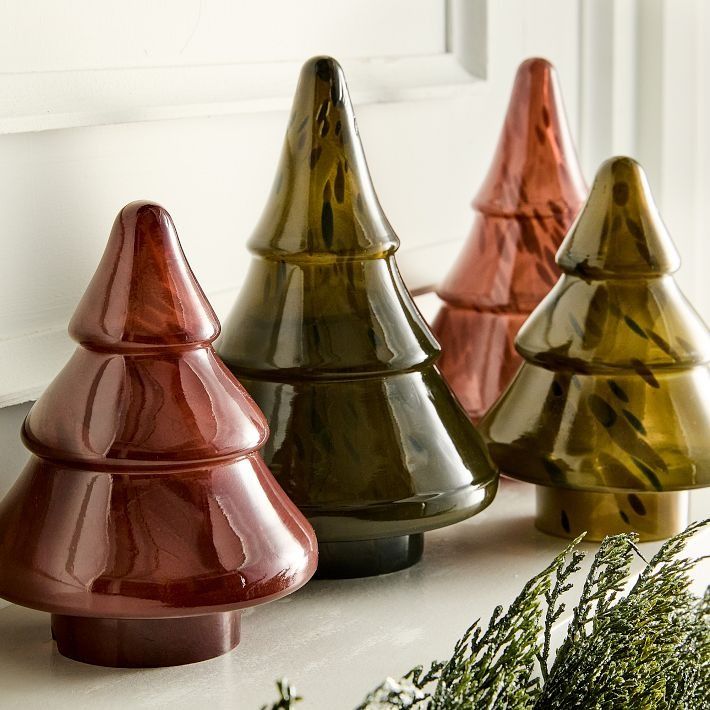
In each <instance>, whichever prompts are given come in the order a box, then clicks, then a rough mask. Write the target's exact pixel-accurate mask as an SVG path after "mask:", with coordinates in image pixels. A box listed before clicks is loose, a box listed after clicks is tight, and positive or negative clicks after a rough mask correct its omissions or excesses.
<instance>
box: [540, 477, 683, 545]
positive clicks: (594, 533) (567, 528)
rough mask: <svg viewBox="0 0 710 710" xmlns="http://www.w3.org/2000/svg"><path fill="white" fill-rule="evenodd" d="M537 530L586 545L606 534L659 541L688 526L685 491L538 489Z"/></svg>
mask: <svg viewBox="0 0 710 710" xmlns="http://www.w3.org/2000/svg"><path fill="white" fill-rule="evenodd" d="M536 492H537V495H536V501H537V505H536V508H537V510H536V516H535V527H537V528H538V530H542V532H545V533H549V534H550V535H557V536H558V537H566V538H575V537H577V536H578V535H581V534H582V533H583V532H585V531H586V533H587V534H586V536H585V540H587V541H590V542H591V541H595V542H596V541H599V540H603V539H604V537H605V536H606V535H618V534H619V533H628V532H635V533H638V536H639V540H641V541H642V542H643V541H650V540H663V539H666V538H669V537H672V536H673V535H676V534H677V533H679V532H681V531H682V530H684V529H685V528H686V527H687V526H688V523H689V522H690V494H689V492H688V491H667V492H664V493H655V492H643V493H642V492H633V491H616V492H614V493H598V492H595V491H580V490H572V489H569V488H550V487H547V486H536Z"/></svg>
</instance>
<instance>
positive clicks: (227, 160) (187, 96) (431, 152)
mask: <svg viewBox="0 0 710 710" xmlns="http://www.w3.org/2000/svg"><path fill="white" fill-rule="evenodd" d="M671 5H672V7H671ZM676 5H677V6H678V8H679V9H678V10H674V9H673V8H674V7H676ZM694 13H700V14H702V16H703V17H704V20H703V22H704V24H700V23H699V24H698V25H697V26H696V25H695V24H694V21H693V20H694V17H695V14H694ZM707 15H708V10H707V8H706V7H705V6H704V3H703V0H677V1H676V0H674V2H673V3H671V1H670V0H648V1H647V2H646V0H643V2H642V1H641V0H448V2H447V1H446V0H333V1H332V2H328V3H323V2H316V1H315V0H299V1H298V2H293V1H291V0H262V1H261V2H259V3H254V2H246V1H242V2H230V1H229V0H175V1H174V2H171V3H146V2H143V1H139V0H128V1H127V2H123V3H120V4H113V3H96V2H92V1H91V0H73V1H71V2H64V3H60V4H57V3H51V2H49V1H48V0H47V1H46V2H36V3H26V2H22V1H21V0H6V1H5V2H4V3H2V4H0V72H2V73H0V407H1V406H3V405H8V406H6V407H5V408H4V409H0V443H1V444H2V446H3V461H4V465H3V466H2V467H1V468H0V493H2V491H3V490H4V489H5V488H6V487H7V485H8V484H9V482H10V481H12V480H13V479H14V477H15V476H16V475H17V472H18V471H19V465H20V462H21V460H22V459H23V458H24V456H25V454H24V452H23V450H22V447H21V445H20V443H19V439H18V432H19V426H20V422H21V419H22V417H23V416H24V414H25V413H26V411H27V406H26V405H24V404H21V405H20V406H10V405H13V404H17V403H21V402H25V401H27V400H30V399H32V398H34V397H36V396H37V394H38V393H39V392H40V391H41V390H42V388H43V387H44V386H45V385H46V384H47V382H49V381H50V380H51V379H52V377H53V376H54V374H56V372H57V370H58V369H59V367H61V365H62V364H63V362H64V361H65V360H66V358H67V357H68V354H69V353H70V352H71V350H72V348H73V344H72V343H71V341H69V339H68V337H67V335H66V324H67V321H68V318H69V316H70V315H71V312H72V311H73V309H74V307H75V305H76V302H77V300H78V299H79V297H80V296H81V294H82V292H83V290H84V288H85V286H86V284H87V283H88V280H89V278H90V277H91V274H92V272H93V269H94V268H95V266H96V264H97V262H98V259H99V257H100V254H101V252H102V250H103V247H104V243H105V239H106V237H107V235H108V232H109V229H110V227H111V223H112V221H113V218H114V216H115V214H116V212H117V211H118V210H119V209H120V207H121V206H122V205H123V204H124V203H126V202H129V201H131V200H134V199H139V198H147V199H152V200H156V201H158V202H161V203H162V204H164V205H165V207H167V208H168V210H169V211H170V212H171V214H172V216H173V218H174V220H175V223H176V225H177V228H178V232H179V234H180V237H181V240H182V243H183V246H184V249H185V252H186V254H187V256H188V259H189V260H190V263H191V265H192V267H193V269H194V271H195V273H196V275H197V277H198V279H199V280H200V282H201V283H202V285H203V287H204V288H205V290H206V292H207V293H208V296H209V297H210V299H211V300H212V301H213V303H214V305H215V307H216V310H217V311H218V315H220V316H221V317H223V316H224V315H225V313H226V310H227V309H228V307H229V305H230V304H231V302H232V300H233V298H234V296H235V293H236V291H237V290H238V288H239V286H240V283H241V280H242V278H243V275H244V273H245V269H246V264H247V261H248V259H249V255H248V254H247V252H246V250H245V248H244V243H245V241H246V239H247V237H248V235H249V233H250V231H251V228H252V226H253V224H254V223H255V221H256V219H257V217H258V215H259V212H260V210H261V207H262V205H263V203H264V201H265V199H266V196H267V194H268V192H269V189H270V185H271V180H272V177H273V172H274V170H275V165H276V160H277V156H278V154H279V151H280V148H281V142H282V139H283V132H284V128H285V123H286V116H287V111H288V107H289V104H290V96H291V93H292V91H293V89H294V88H295V83H296V79H297V75H298V70H299V65H300V63H301V61H302V60H304V59H306V58H307V57H309V56H311V55H313V54H318V53H331V54H333V55H334V56H336V57H337V58H339V59H341V61H342V64H343V66H344V69H345V72H346V74H347V76H348V78H349V83H350V88H351V90H352V94H353V99H354V103H355V107H356V111H357V115H358V121H359V126H360V130H361V135H362V139H363V143H364V146H365V151H366V154H367V156H368V160H369V163H370V168H371V171H372V175H373V179H374V182H375V187H376V189H377V191H378V193H379V196H380V199H381V202H382V204H383V207H384V209H385V211H386V212H387V214H388V216H389V217H390V220H391V222H392V224H393V225H394V227H395V229H396V230H397V232H398V233H399V236H400V238H401V241H402V248H401V250H400V253H399V259H398V260H399V263H400V266H401V268H402V271H403V274H404V277H405V279H406V281H407V283H408V284H409V285H410V287H411V288H415V289H422V288H424V287H427V286H430V285H432V284H434V283H435V282H436V281H438V280H439V278H440V277H441V276H442V274H443V273H444V271H445V270H446V268H447V267H448V265H449V263H450V261H451V259H452V258H453V257H454V256H455V254H456V253H457V251H458V248H459V246H460V244H461V241H462V239H463V238H464V236H465V235H466V233H467V230H468V228H469V225H470V221H471V216H472V213H471V209H470V200H471V198H472V196H473V194H474V193H475V191H476V189H477V187H478V185H479V183H480V181H481V179H482V177H483V174H484V171H485V169H486V167H487V165H488V162H489V160H490V158H491V155H492V152H493V149H494V146H495V142H496V138H497V134H498V130H499V127H500V122H501V119H502V116H503V112H504V110H505V106H506V103H507V99H508V92H509V89H510V85H511V82H512V78H513V74H514V72H515V68H516V66H517V64H518V62H519V61H520V60H522V59H523V58H525V57H526V56H531V55H542V56H546V57H548V58H549V59H551V60H552V61H553V62H555V63H556V64H557V66H558V70H559V73H560V77H561V82H562V87H563V91H564V93H565V99H566V104H567V109H568V113H569V116H570V119H571V123H572V128H573V132H575V133H576V137H577V138H578V140H579V144H580V148H581V155H582V159H583V163H584V167H585V170H586V173H587V175H588V177H591V175H592V174H593V172H594V169H595V167H596V163H597V162H598V161H599V160H600V159H601V158H603V157H606V155H608V154H609V153H611V152H619V151H625V152H630V153H632V154H634V152H638V153H639V154H642V156H641V157H642V158H643V157H644V155H647V156H648V159H649V160H650V162H651V168H652V178H653V177H654V176H655V178H657V181H658V182H659V183H660V184H659V185H654V187H657V192H658V193H659V197H660V198H661V200H662V204H663V207H664V208H665V210H666V212H667V217H668V222H669V226H670V227H671V229H672V231H673V232H674V235H675V237H676V240H677V241H678V243H679V245H680V246H681V247H682V249H683V252H684V257H685V262H686V267H685V269H684V271H683V273H682V275H681V281H682V283H683V285H684V287H685V289H686V292H687V293H688V295H689V296H691V297H692V298H693V300H694V301H695V302H696V305H698V306H699V308H700V310H701V311H703V312H704V314H705V316H706V317H707V316H708V314H709V313H710V298H708V296H707V289H706V288H705V284H704V275H703V273H702V272H703V270H704V269H703V268H702V267H703V265H702V263H699V259H696V258H695V255H701V254H705V255H707V251H704V252H703V251H702V249H704V247H702V245H701V242H702V241H703V240H702V239H701V233H702V227H701V223H700V222H699V221H698V219H697V215H699V214H700V213H701V211H702V210H701V209H700V208H701V207H704V202H703V195H702V192H701V191H700V188H698V187H697V186H698V185H700V184H702V185H703V186H705V187H707V186H708V185H710V175H709V174H708V170H709V169H708V167H707V166H708V165H709V164H710V160H708V158H710V148H709V147H708V146H710V143H709V142H708V141H707V140H703V139H702V131H700V130H699V128H700V124H699V123H698V121H699V120H700V117H701V115H702V116H704V117H705V118H706V119H707V118H708V117H710V116H709V113H708V105H710V104H708V103H703V101H705V102H708V101H709V99H708V97H709V96H710V87H708V86H707V82H708V76H707V71H708V70H707V69H705V67H707V66H708V65H709V62H708V54H707V52H708V50H707V48H706V47H705V44H706V43H704V42H702V41H701V37H702V34H701V29H700V28H701V27H705V28H706V29H707V28H708V22H709V21H708V17H707ZM670 20H673V21H672V22H671V21H670ZM642 28H644V31H646V32H647V34H646V35H643V37H641V36H640V35H639V32H640V30H641V29H642ZM688 28H689V29H690V30H692V33H693V34H692V36H693V38H694V39H693V41H692V42H689V43H688V44H687V45H685V44H684V42H683V41H679V40H683V38H684V36H685V34H686V33H687V31H688ZM657 40H658V41H662V43H663V47H664V53H663V54H662V57H661V59H659V58H658V57H655V56H651V55H652V50H651V49H649V48H652V47H653V46H654V44H653V42H655V41H657ZM688 52H693V53H694V54H692V57H691V56H690V55H688ZM674 53H675V55H674ZM647 54H648V55H649V56H648V57H647V59H648V62H646V61H645V60H644V57H646V55H647ZM676 55H677V56H679V57H680V59H676V61H679V62H680V65H681V66H682V67H686V68H687V66H688V64H689V63H690V65H692V66H696V65H695V64H693V62H696V63H697V62H700V61H701V57H702V58H704V60H703V61H704V64H698V65H697V66H702V67H703V68H702V69H698V70H697V71H696V72H695V73H694V74H692V78H688V77H686V78H685V79H684V81H685V84H684V86H686V87H687V88H688V90H690V86H691V84H693V82H695V84H693V85H694V86H695V85H700V84H701V83H702V82H703V81H704V82H705V84H703V86H704V87H705V89H704V92H698V93H697V96H698V97H700V98H697V99H696V102H695V103H694V104H693V107H692V111H694V112H695V113H692V112H691V113H690V114H688V115H685V116H684V124H683V125H684V131H686V130H687V125H686V124H688V123H689V122H690V123H692V125H693V126H695V129H694V130H695V134H694V135H697V137H698V141H699V151H698V152H693V153H692V154H690V155H688V154H687V150H686V151H685V152H683V153H682V155H683V160H684V161H685V163H683V164H690V163H692V164H693V166H694V167H693V169H694V171H695V172H694V173H693V175H692V177H691V176H686V177H687V180H686V181H685V182H683V183H682V184H683V186H684V187H683V190H680V189H675V187H674V186H676V185H677V183H675V182H672V181H670V182H669V181H668V180H665V179H661V178H660V177H659V176H660V175H661V172H659V169H660V167H662V168H663V169H665V167H666V166H668V168H669V170H671V169H672V170H676V171H680V170H682V166H681V163H680V162H679V160H677V159H675V158H674V156H676V158H677V155H678V153H677V152H676V153H673V151H672V149H670V148H669V149H668V150H669V151H670V152H668V151H666V152H665V153H663V154H662V157H663V156H665V157H663V160H660V161H659V159H658V153H657V152H654V146H655V144H654V142H653V136H654V135H656V136H660V137H663V138H664V140H667V141H671V140H672V139H673V138H678V139H682V137H683V136H682V135H679V136H676V135H675V134H674V131H673V124H672V121H671V119H672V111H673V108H674V105H675V104H676V103H678V102H680V103H681V104H682V103H683V101H684V100H685V101H686V103H687V102H689V101H690V99H689V96H688V95H681V96H676V94H678V93H680V94H683V92H681V91H680V90H678V89H677V88H676V90H675V93H674V94H673V96H674V98H673V102H674V103H669V102H668V101H665V102H664V101H662V99H664V97H665V96H666V94H665V93H663V92H664V88H665V87H670V86H671V85H672V83H673V76H671V75H669V74H668V71H670V69H669V67H671V66H672V62H671V60H672V57H673V56H676ZM642 60H644V61H642ZM669 62H671V64H670V65H669ZM684 71H685V70H684ZM649 72H651V74H650V75H649ZM658 72H661V73H660V75H658ZM664 72H665V73H664ZM686 73H687V71H686ZM657 75H658V76H657ZM641 76H644V77H648V76H650V78H649V79H648V81H646V83H644V82H643V81H641V80H640V79H639V77H641ZM654 82H655V83H654ZM659 82H660V83H659ZM659 87H660V88H659ZM659 97H660V98H659ZM703 97H704V98H703ZM659 102H660V103H659ZM656 104H658V105H659V106H661V104H662V109H663V111H662V112H661V113H659V114H658V116H656V115H655V114H652V113H651V108H649V107H653V106H654V105H656ZM683 105H685V104H683ZM641 109H643V110H641ZM659 116H660V118H659ZM639 121H642V122H643V130H641V129H640V128H639V125H640V124H639ZM693 121H694V122H695V123H693ZM705 125H710V124H709V123H708V121H707V120H706V121H705ZM659 140H660V138H659ZM702 151H704V153H702V155H703V156H704V157H703V158H701V152H702ZM654 171H655V172H654ZM688 186H691V187H695V192H694V193H693V202H692V205H693V210H695V212H694V213H693V214H694V216H693V217H688V214H687V213H686V212H684V211H683V206H682V203H683V199H684V195H685V196H687V194H688V193H687V189H688ZM666 203H668V204H666ZM676 228H677V230H678V231H679V232H682V234H678V233H677V232H676Z"/></svg>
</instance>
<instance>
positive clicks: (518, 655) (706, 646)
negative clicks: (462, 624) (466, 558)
mask: <svg viewBox="0 0 710 710" xmlns="http://www.w3.org/2000/svg"><path fill="white" fill-rule="evenodd" d="M709 523H710V520H706V521H704V522H699V523H694V524H693V525H691V526H690V527H689V528H688V529H687V530H685V531H684V532H682V533H681V534H679V535H677V536H676V537H674V538H672V539H671V540H669V541H668V542H666V543H665V544H664V545H663V547H662V548H661V549H660V550H659V552H658V553H657V554H656V555H655V556H654V557H653V559H652V560H651V561H650V562H647V563H646V565H645V568H644V569H643V571H642V572H641V574H640V575H639V576H638V578H637V579H636V582H635V583H634V584H633V585H632V586H631V588H630V589H629V590H628V591H627V592H626V593H625V590H626V589H628V586H629V579H630V575H631V564H632V562H633V561H634V558H635V557H637V556H638V557H640V558H641V559H643V557H642V556H641V553H640V552H639V551H638V549H637V547H636V537H635V536H634V535H615V536H613V537H608V538H606V539H605V540H604V541H603V542H602V544H601V545H600V547H599V550H598V551H597V553H596V555H595V556H594V560H593V562H592V565H591V568H590V570H589V572H588V574H587V577H586V579H585V581H584V584H583V587H582V593H581V596H580V599H579V602H578V603H577V605H576V607H575V608H574V611H573V614H572V619H571V621H570V623H569V626H568V628H567V634H566V637H565V639H564V641H563V642H562V644H561V645H560V647H559V649H558V650H557V652H556V653H555V654H554V658H551V656H552V651H551V644H552V631H553V628H554V626H555V624H556V623H557V622H558V621H559V619H560V617H561V615H562V613H563V612H564V609H565V604H564V601H563V598H564V597H565V595H567V594H568V593H569V592H570V591H571V590H572V589H573V586H574V585H573V583H572V577H573V575H574V574H575V573H576V572H577V571H578V570H579V568H580V564H581V561H582V558H583V557H584V554H583V553H582V552H580V551H579V550H578V549H577V546H578V544H579V542H580V539H581V538H578V539H577V540H575V541H574V542H573V543H572V544H571V545H569V546H568V547H567V548H566V549H565V550H564V551H563V552H562V553H561V554H560V555H558V556H557V557H556V558H555V559H554V560H553V562H552V563H551V564H550V565H549V566H548V567H547V568H546V569H544V570H543V571H542V572H540V574H538V575H536V576H535V577H533V578H532V579H531V580H530V581H529V582H528V583H527V584H526V585H525V587H524V588H523V590H522V591H521V592H520V594H519V595H518V596H517V597H516V599H515V600H514V601H513V603H512V604H511V605H510V606H509V607H508V610H507V611H505V612H504V611H503V607H497V608H496V609H495V611H494V612H493V614H492V616H491V618H490V620H489V622H488V625H487V627H486V628H485V629H484V628H483V627H482V626H481V624H480V620H478V621H476V622H475V623H474V624H473V625H472V626H471V627H470V628H469V629H468V631H466V633H465V634H464V636H463V637H462V638H461V639H460V640H459V641H458V642H457V644H456V646H455V648H454V652H453V654H452V656H451V658H450V659H449V660H448V661H447V662H445V663H441V662H434V663H432V664H431V665H430V666H429V667H428V668H426V670H425V668H424V667H423V666H420V667H417V668H414V669H412V670H411V671H410V672H409V673H407V674H406V675H405V676H404V677H402V678H400V679H399V680H393V679H392V678H388V679H387V680H386V681H385V682H384V683H383V684H382V685H380V686H379V687H378V688H376V689H375V690H373V691H372V692H371V693H370V694H369V695H368V696H367V697H366V698H365V700H364V701H363V703H362V704H361V705H360V706H359V707H358V708H357V710H392V709H394V708H409V709H410V710H473V709H474V708H475V709H476V710H479V709H480V710H484V709H494V708H495V709H496V710H562V709H564V710H570V709H572V708H580V709H584V710H586V709H590V710H591V709H592V708H595V709H597V708H598V709H606V708H628V709H631V710H635V709H639V710H640V709H641V708H643V709H644V710H646V709H655V708H658V709H659V710H665V709H668V710H670V709H671V708H673V709H674V710H675V709H681V708H683V709H687V710H703V709H708V708H710V589H709V590H708V591H707V592H706V593H705V596H704V597H703V598H698V597H697V596H695V595H694V594H693V593H692V592H691V588H690V587H691V577H690V574H691V572H692V569H693V567H694V566H695V565H696V564H697V562H698V561H699V560H697V559H689V558H686V557H683V555H682V553H683V551H684V549H685V547H686V545H687V543H688V540H689V539H690V538H691V537H692V535H693V534H694V533H696V532H697V531H698V530H699V529H700V528H701V527H703V526H705V525H707V524H709ZM644 562H645V560H644ZM279 692H280V694H281V699H280V700H279V702H278V703H276V704H274V705H271V706H268V707H265V708H263V709H262V710H288V709H289V708H293V703H294V702H295V701H296V700H300V698H297V697H296V696H295V691H294V690H293V689H292V688H291V687H290V686H289V685H288V682H287V681H281V683H280V684H279Z"/></svg>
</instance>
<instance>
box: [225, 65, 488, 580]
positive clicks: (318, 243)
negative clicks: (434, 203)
mask: <svg viewBox="0 0 710 710" xmlns="http://www.w3.org/2000/svg"><path fill="white" fill-rule="evenodd" d="M398 246H399V240H398V239H397V236H396V235H395V234H394V231H393V230H392V227H391V226H390V224H389V222H388V221H387V218H386V217H385V215H384V213H383V212H382V208H381V207H380V205H379V202H378V200H377V197H376V195H375V192H374V189H373V186H372V182H371V180H370V176H369V173H368V169H367V165H366V163H365V156H364V153H363V150H362V145H361V144H360V138H359V136H358V132H357V128H356V125H355V118H354V114H353V109H352V105H351V102H350V98H349V95H348V91H347V87H346V84H345V79H344V76H343V72H342V69H341V68H340V66H339V65H338V63H337V62H336V61H335V60H333V59H330V58H328V57H321V58H315V59H311V60H310V61H308V62H307V63H306V64H305V66H304V67H303V70H302V72H301V77H300V80H299V84H298V89H297V92H296V96H295V100H294V105H293V111H292V113H291V117H290V121H289V126H288V130H287V132H286V141H285V144H284V149H283V153H282V156H281V162H280V165H279V168H278V171H277V175H276V180H275V184H274V187H273V190H272V194H271V197H270V199H269V201H268V203H267V205H266V208H265V210H264V212H263V216H262V218H261V221H260V223H259V225H258V226H257V228H256V231H255V232H254V234H253V236H252V237H251V239H250V241H249V249H250V250H251V252H252V253H253V254H254V257H255V258H254V259H253V261H252V264H251V268H250V271H249V274H248V277H247V281H246V283H245V285H244V287H243V288H242V291H241V295H240V297H239V299H238V301H237V303H236V305H235V307H234V309H233V311H232V313H231V315H230V317H229V318H228V320H227V322H226V324H225V328H224V333H223V336H222V338H221V339H220V341H219V344H218V349H219V352H220V354H221V356H222V357H223V358H224V360H225V362H226V363H227V364H228V365H229V367H230V368H231V369H232V371H233V372H234V373H235V374H236V375H237V377H238V378H239V380H240V381H241V382H242V383H243V384H244V386H245V387H246V388H247V390H248V391H249V392H250V393H251V395H252V396H253V397H254V399H255V400H256V402H257V403H258V404H259V406H260V407H261V409H262V410H263V411H264V413H265V414H266V417H267V419H268V421H269V425H270V427H271V432H272V435H271V438H270V440H269V442H268V443H267V445H266V447H265V448H264V455H265V458H266V461H267V463H268V464H269V466H270V468H271V470H272V471H273V472H274V475H275V476H276V477H277V479H278V481H279V482H280V483H281V485H282V486H283V487H284V489H285V490H286V491H287V492H288V494H289V495H290V497H291V498H292V499H293V500H294V501H295V502H296V504H297V505H298V506H299V507H300V508H301V510H302V511H303V512H304V513H305V514H306V516H307V517H308V519H309V520H310V522H311V523H312V524H313V526H314V528H315V529H316V534H317V536H318V540H319V548H320V561H319V568H318V570H319V574H320V575H322V576H335V577H347V576H361V575H369V574H378V573H383V572H390V571H393V570H396V569H400V568H403V567H406V566H408V565H410V564H413V563H414V562H416V561H417V560H418V559H419V558H420V556H421V553H422V546H423V536H422V533H423V532H424V531H425V530H430V529H432V528H436V527H440V526H443V525H448V524H450V523H454V522H456V521H459V520H462V519H464V518H467V517H469V516H471V515H473V514H474V513H476V512H478V511H479V510H481V509H482V508H483V507H485V506H486V505H487V504H488V503H489V502H490V501H491V500H492V498H493V495H494V493H495V489H496V483H497V475H496V472H495V470H494V468H493V466H492V465H491V463H490V461H489V459H488V456H487V453H486V451H485V446H484V445H483V443H482V441H481V439H480V437H479V435H478V433H477V432H476V431H475V430H474V429H473V427H472V426H471V424H470V422H469V420H468V418H467V416H466V413H465V412H464V411H463V409H462V408H461V407H460V405H459V404H458V402H457V401H456V399H455V398H454V396H453V395H452V394H451V392H450V390H449V389H448V387H447V386H446V384H445V383H444V381H443V379H442V377H441V375H440V374H439V372H438V370H437V369H436V367H435V364H434V363H435V361H436V360H437V358H438V356H439V348H438V345H437V343H436V341H435V340H434V338H433V337H432V335H431V333H430V332H429V329H428V328H427V326H426V324H425V322H424V321H423V319H422V317H421V315H420V314H419V312H418V310H417V308H416V307H415V305H414V303H413V301H412V299H411V297H410V295H409V293H408V291H407V289H406V287H405V286H404V284H403V283H402V279H401V277H400V275H399V272H398V270H397V265H396V263H395V260H394V253H395V251H396V249H397V247H398Z"/></svg>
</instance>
